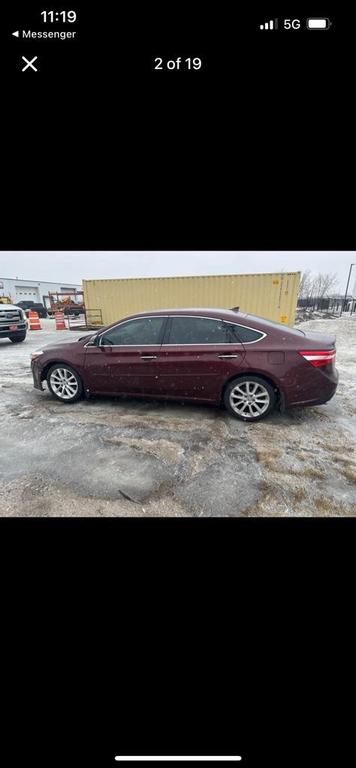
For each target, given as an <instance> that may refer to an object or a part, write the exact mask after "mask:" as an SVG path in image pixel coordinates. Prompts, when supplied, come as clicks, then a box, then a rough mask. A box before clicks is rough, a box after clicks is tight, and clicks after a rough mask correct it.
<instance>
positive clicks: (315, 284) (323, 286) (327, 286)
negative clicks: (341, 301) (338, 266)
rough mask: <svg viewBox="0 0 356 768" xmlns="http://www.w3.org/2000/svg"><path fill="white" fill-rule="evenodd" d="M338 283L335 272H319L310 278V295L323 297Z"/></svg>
mask: <svg viewBox="0 0 356 768" xmlns="http://www.w3.org/2000/svg"><path fill="white" fill-rule="evenodd" d="M337 285H338V279H337V276H336V274H335V273H331V272H324V273H322V272H319V273H318V274H317V275H316V276H315V277H314V278H313V280H312V285H311V288H312V291H311V295H312V296H315V297H318V298H320V299H323V298H325V297H327V296H328V295H329V294H330V293H331V291H332V290H333V289H335V288H336V286H337Z"/></svg>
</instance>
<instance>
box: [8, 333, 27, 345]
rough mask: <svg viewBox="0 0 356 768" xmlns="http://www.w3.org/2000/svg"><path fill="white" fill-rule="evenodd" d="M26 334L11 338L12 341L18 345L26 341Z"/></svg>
mask: <svg viewBox="0 0 356 768" xmlns="http://www.w3.org/2000/svg"><path fill="white" fill-rule="evenodd" d="M25 338H26V333H19V335H18V336H9V339H10V341H12V343H13V344H18V343H19V342H20V341H25Z"/></svg>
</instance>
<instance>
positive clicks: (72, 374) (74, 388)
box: [47, 363, 83, 403]
mask: <svg viewBox="0 0 356 768" xmlns="http://www.w3.org/2000/svg"><path fill="white" fill-rule="evenodd" d="M47 384H48V388H49V389H50V391H51V392H52V395H54V396H55V397H57V399H58V400H61V401H62V403H74V402H75V401H76V400H79V399H80V398H81V396H82V394H83V384H82V380H81V378H80V376H79V374H78V373H77V372H76V371H75V370H74V368H71V367H70V366H69V365H64V364H60V363H58V365H52V368H50V370H49V371H48V374H47Z"/></svg>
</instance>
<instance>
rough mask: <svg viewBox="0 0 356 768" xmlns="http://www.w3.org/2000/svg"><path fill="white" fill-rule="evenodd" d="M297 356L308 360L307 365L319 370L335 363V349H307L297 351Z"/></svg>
mask: <svg viewBox="0 0 356 768" xmlns="http://www.w3.org/2000/svg"><path fill="white" fill-rule="evenodd" d="M299 354H300V355H301V356H302V357H304V359H305V360H308V363H310V364H311V365H313V366H314V368H321V367H322V366H323V365H329V364H330V363H334V362H335V357H336V350H335V349H315V350H314V349H307V350H306V351H303V352H301V351H299Z"/></svg>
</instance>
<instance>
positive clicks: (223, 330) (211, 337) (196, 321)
mask: <svg viewBox="0 0 356 768" xmlns="http://www.w3.org/2000/svg"><path fill="white" fill-rule="evenodd" d="M229 342H230V338H229V330H228V327H227V325H226V323H223V322H222V321H221V320H213V319H212V318H208V317H172V318H171V330H170V334H169V338H168V341H167V343H168V344H177V345H184V344H229Z"/></svg>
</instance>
